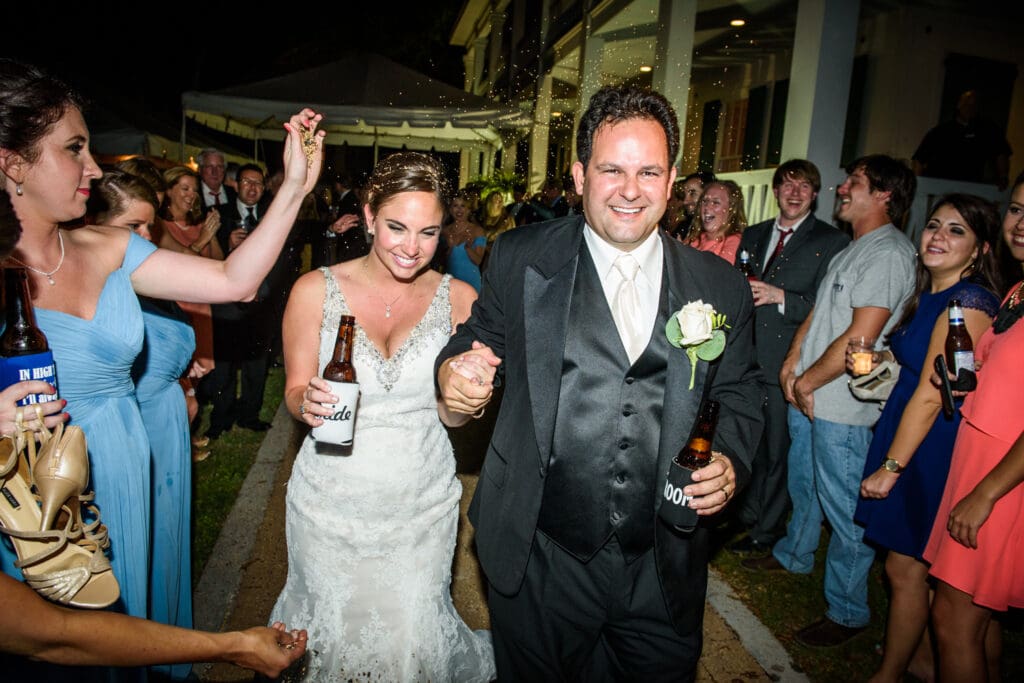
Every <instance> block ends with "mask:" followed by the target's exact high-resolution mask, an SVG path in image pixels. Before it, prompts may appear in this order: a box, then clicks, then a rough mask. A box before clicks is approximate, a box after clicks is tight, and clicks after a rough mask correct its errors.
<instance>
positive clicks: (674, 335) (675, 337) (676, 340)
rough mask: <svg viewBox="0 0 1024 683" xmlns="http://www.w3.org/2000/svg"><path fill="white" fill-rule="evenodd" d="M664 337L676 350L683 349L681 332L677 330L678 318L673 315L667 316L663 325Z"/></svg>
mask: <svg viewBox="0 0 1024 683" xmlns="http://www.w3.org/2000/svg"><path fill="white" fill-rule="evenodd" d="M665 336H666V337H667V338H668V343H669V344H671V345H672V346H674V347H676V348H677V349H681V348H683V331H682V330H680V329H679V318H677V317H676V316H674V315H672V316H669V319H668V323H666V325H665Z"/></svg>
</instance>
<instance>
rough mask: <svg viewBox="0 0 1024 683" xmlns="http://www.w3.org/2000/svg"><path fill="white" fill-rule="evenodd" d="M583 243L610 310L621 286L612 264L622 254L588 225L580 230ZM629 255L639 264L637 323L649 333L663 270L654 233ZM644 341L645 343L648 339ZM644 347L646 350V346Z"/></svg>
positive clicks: (635, 281) (656, 234)
mask: <svg viewBox="0 0 1024 683" xmlns="http://www.w3.org/2000/svg"><path fill="white" fill-rule="evenodd" d="M583 239H585V240H586V242H587V248H588V249H589V250H590V256H591V258H593V260H594V266H595V267H596V268H597V275H598V277H599V278H600V279H601V287H602V289H604V297H605V300H606V301H607V302H608V308H609V310H610V309H611V307H612V300H613V298H614V297H615V292H616V291H618V288H619V284H620V283H621V282H622V275H621V274H619V271H618V269H617V268H615V266H614V265H613V264H614V263H615V259H616V258H617V257H618V256H619V255H620V254H623V253H625V252H623V251H621V250H619V249H616V248H615V247H613V246H612V245H610V244H608V243H607V242H605V241H604V240H603V239H601V238H600V237H599V236H598V235H597V233H596V232H594V229H593V228H591V227H590V226H589V225H587V226H586V227H585V228H584V230H583ZM629 253H631V254H632V255H633V258H635V259H636V260H637V263H639V264H640V270H639V271H638V272H637V274H636V279H635V280H634V284H635V285H636V288H637V293H638V294H639V297H640V305H641V310H640V314H639V319H640V321H641V324H642V326H643V327H642V329H649V330H651V331H652V332H653V330H654V321H655V319H656V318H657V317H658V301H659V299H661V275H662V271H663V270H664V266H665V263H664V260H665V259H664V248H663V247H662V244H661V238H660V237H659V236H658V231H657V230H655V231H654V232H652V233H651V234H650V236H649V237H648V238H647V239H646V240H644V242H643V243H642V244H641V245H640V246H639V247H637V248H636V249H634V250H633V251H631V252H629ZM647 339H648V341H649V340H650V336H648V337H647ZM623 345H625V342H623ZM644 346H645V347H646V344H645V345H644Z"/></svg>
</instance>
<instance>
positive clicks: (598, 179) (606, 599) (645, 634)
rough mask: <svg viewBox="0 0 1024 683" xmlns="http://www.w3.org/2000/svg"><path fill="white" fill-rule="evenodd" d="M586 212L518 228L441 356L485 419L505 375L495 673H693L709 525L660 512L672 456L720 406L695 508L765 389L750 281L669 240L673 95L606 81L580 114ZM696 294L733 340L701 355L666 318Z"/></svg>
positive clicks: (707, 501) (442, 384)
mask: <svg viewBox="0 0 1024 683" xmlns="http://www.w3.org/2000/svg"><path fill="white" fill-rule="evenodd" d="M577 149H578V152H579V161H578V162H577V163H575V164H574V165H573V178H574V179H575V183H576V190H577V192H579V193H580V194H581V195H582V197H583V207H584V211H585V218H584V217H583V216H570V217H566V218H561V219H555V220H552V221H547V222H544V223H539V224H536V225H531V226H524V227H520V228H516V229H515V230H511V231H509V232H507V233H505V234H504V235H502V236H501V237H500V238H499V239H498V240H497V241H496V243H495V245H494V247H493V251H492V252H491V256H490V260H489V263H488V267H487V270H486V271H485V273H484V284H483V289H482V293H481V297H480V299H479V300H478V301H477V302H476V303H475V304H474V305H473V313H472V316H471V317H470V319H469V320H468V321H467V322H466V324H464V325H461V326H460V327H459V328H458V330H457V332H456V334H455V335H454V336H453V337H452V339H451V341H450V343H449V344H448V346H447V347H446V348H445V349H444V350H443V351H442V352H441V354H440V355H439V357H438V383H439V388H440V390H441V393H442V396H443V399H444V400H445V401H446V403H447V404H448V406H449V407H451V408H452V409H455V410H459V411H462V412H469V413H476V412H478V411H479V410H480V409H481V408H482V407H484V406H485V405H486V403H487V401H488V400H489V399H490V396H491V391H492V389H493V385H492V378H493V377H494V373H495V369H496V368H500V369H499V374H500V375H501V376H503V381H504V396H503V398H502V402H501V412H500V415H499V417H498V420H497V424H496V426H495V429H494V435H493V437H492V439H491V443H490V447H489V449H488V451H487V456H486V459H485V461H484V465H483V470H482V472H481V475H480V481H479V483H478V485H477V489H476V495H475V497H474V499H473V503H472V507H471V508H470V519H471V520H472V522H473V524H474V526H475V528H476V543H477V551H478V554H479V558H480V562H481V565H482V566H483V569H484V572H485V573H486V575H487V579H488V582H489V604H490V609H491V624H492V628H493V635H494V644H495V651H496V656H497V664H498V676H499V678H500V679H501V680H507V681H550V680H578V681H611V680H615V681H621V680H643V681H669V680H672V681H688V680H693V678H694V675H695V669H696V665H697V660H698V658H699V657H700V650H701V621H702V616H703V608H704V597H705V589H706V585H707V554H708V531H707V530H706V529H704V528H702V526H700V525H699V526H698V528H697V530H696V531H695V532H693V533H691V534H688V535H684V534H681V533H678V532H675V531H674V530H672V529H671V528H669V527H668V526H666V525H665V524H664V523H662V522H661V521H659V519H658V517H657V508H658V506H659V505H660V500H661V489H662V487H663V486H664V483H665V477H666V473H667V471H668V469H669V463H670V461H671V459H672V457H673V456H674V455H675V454H676V453H677V452H678V450H679V448H680V446H682V445H683V443H684V442H685V441H686V439H687V437H688V435H689V432H690V428H691V427H692V425H693V423H694V420H695V418H696V415H697V408H698V406H699V404H700V401H701V399H702V397H705V396H710V397H713V398H715V399H717V400H718V401H720V402H721V415H720V418H719V422H718V431H717V435H716V438H715V441H714V444H713V447H714V450H715V451H717V452H718V454H717V456H716V458H715V459H714V460H713V461H712V463H711V464H710V465H708V466H706V467H704V468H703V469H701V470H699V471H698V472H697V473H696V474H695V477H694V478H695V479H696V480H698V481H697V483H694V484H692V485H690V486H688V487H687V490H686V493H687V494H689V495H693V496H695V498H694V500H693V501H692V503H691V507H693V508H695V509H697V510H698V512H699V514H701V515H710V514H713V513H716V512H718V511H720V510H721V509H722V508H723V507H724V506H725V505H726V503H728V501H729V500H730V498H731V497H732V496H733V494H735V492H736V488H737V486H739V485H742V483H744V482H745V481H746V479H747V477H748V472H749V464H750V460H751V457H752V455H753V452H754V449H755V447H756V446H757V442H758V438H759V437H760V433H761V400H762V391H763V388H762V384H761V379H760V373H759V371H758V370H757V368H756V361H755V360H754V354H753V343H752V333H751V313H752V311H753V301H752V299H751V295H750V287H749V286H748V285H747V283H746V280H745V279H744V278H743V277H742V276H741V275H740V274H739V271H737V270H736V269H735V268H732V267H731V266H730V265H729V264H728V263H726V262H725V261H723V260H722V259H720V258H719V257H717V256H715V255H713V254H706V253H702V252H698V251H696V250H694V249H692V248H690V247H687V246H684V245H682V244H680V243H678V242H676V241H675V240H673V239H671V238H669V237H667V236H665V235H663V234H662V233H661V232H660V231H658V230H657V225H658V220H659V219H660V218H661V216H662V214H663V213H664V211H665V205H666V202H667V200H668V197H669V193H670V191H671V187H672V182H673V181H674V180H675V177H676V171H675V169H674V168H673V166H672V161H673V160H674V159H675V157H676V153H677V151H678V149H679V126H678V123H677V120H676V115H675V112H674V111H673V109H672V107H671V105H669V103H668V101H667V100H665V98H664V97H662V96H661V95H659V94H657V93H653V92H651V91H648V90H641V89H638V88H633V87H606V88H603V89H601V90H600V91H599V92H598V93H597V94H595V95H594V97H593V99H591V101H590V105H589V107H588V109H587V111H586V113H585V114H584V115H583V118H582V119H581V121H580V127H579V133H578V137H577ZM697 300H702V301H704V302H705V303H710V304H711V305H713V306H714V309H715V311H716V312H717V313H720V314H724V315H725V316H726V325H728V326H729V327H728V328H726V335H725V338H726V346H725V351H724V353H722V355H721V356H719V357H718V358H717V359H716V360H714V361H711V362H708V361H703V360H699V361H697V364H696V368H695V378H694V383H693V385H692V388H690V382H691V371H692V369H691V366H690V361H689V360H688V357H687V353H686V351H685V350H683V349H680V348H676V347H674V346H671V345H670V344H669V342H668V340H667V338H666V334H665V325H666V323H667V322H668V320H669V318H670V316H671V315H672V314H673V313H674V312H676V311H679V310H680V309H681V308H682V307H683V306H685V305H686V304H687V303H690V302H695V301H697Z"/></svg>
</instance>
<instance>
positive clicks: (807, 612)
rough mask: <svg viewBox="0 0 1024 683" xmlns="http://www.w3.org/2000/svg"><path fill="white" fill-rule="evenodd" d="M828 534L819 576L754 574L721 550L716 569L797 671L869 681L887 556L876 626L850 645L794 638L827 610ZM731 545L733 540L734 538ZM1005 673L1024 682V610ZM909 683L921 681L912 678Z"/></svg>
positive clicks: (880, 639)
mask: <svg viewBox="0 0 1024 683" xmlns="http://www.w3.org/2000/svg"><path fill="white" fill-rule="evenodd" d="M828 538H829V536H828V532H827V531H824V532H823V533H822V538H821V545H820V546H819V548H818V552H817V555H816V558H815V566H814V571H813V572H811V573H810V574H807V575H798V574H789V573H786V572H771V573H766V572H752V571H749V570H747V569H744V568H743V567H742V566H740V563H739V560H740V558H739V557H738V556H736V555H734V554H733V553H730V552H726V551H725V550H718V551H717V552H716V553H715V555H714V557H713V558H712V562H711V564H712V566H713V567H714V568H715V569H716V570H717V571H718V572H719V573H720V574H721V576H722V578H723V579H724V580H725V581H726V582H727V583H728V584H729V585H730V586H732V588H733V590H734V591H735V592H736V595H737V597H739V598H740V599H741V600H742V601H743V603H744V604H745V605H746V606H747V607H748V608H749V609H750V610H751V611H752V612H753V613H754V614H755V615H756V616H757V618H758V619H760V620H761V622H762V623H763V624H764V625H765V626H766V627H768V629H769V630H770V631H771V632H772V633H773V634H774V635H775V637H776V638H777V639H778V640H779V642H780V643H782V646H783V647H784V648H785V649H786V652H788V653H789V654H790V656H791V657H792V659H793V663H794V665H795V666H796V668H798V669H800V670H801V671H803V672H804V673H805V674H807V677H808V678H810V679H811V680H812V681H817V682H821V683H825V682H826V681H829V682H831V681H851V682H852V681H866V680H867V679H868V678H869V677H870V676H871V674H872V673H874V671H875V669H876V668H877V666H878V664H879V662H881V655H880V653H879V651H878V650H877V649H876V648H880V647H881V645H882V644H883V643H884V641H885V619H886V616H887V614H888V610H889V598H888V593H887V591H888V587H887V583H886V578H885V571H884V568H883V559H884V558H882V557H881V556H880V557H879V558H878V559H876V560H875V562H874V564H873V565H872V567H871V574H870V576H869V578H868V604H869V605H870V607H871V623H870V625H869V626H868V628H867V629H866V630H865V631H864V632H863V633H860V634H859V635H857V636H856V637H855V638H853V639H852V640H850V641H849V642H847V643H846V644H844V645H841V646H839V647H835V648H829V649H814V648H809V647H806V646H804V645H801V644H800V643H798V642H797V641H796V640H795V639H794V637H793V635H794V633H796V631H798V630H799V629H801V628H803V627H804V626H806V625H808V624H810V623H811V622H813V621H815V620H817V619H818V618H819V617H821V616H822V615H823V614H825V610H826V609H827V606H826V604H825V597H824V589H823V587H824V583H825V581H824V574H825V550H826V547H827V545H828ZM730 540H731V539H730ZM1003 636H1004V643H1003V658H1002V665H1001V667H1002V674H1003V680H1004V681H1022V680H1024V619H1022V615H1021V613H1020V611H1011V612H1010V613H1009V615H1008V616H1007V618H1006V620H1005V626H1004V630H1003ZM908 680H916V679H914V678H909V679H908Z"/></svg>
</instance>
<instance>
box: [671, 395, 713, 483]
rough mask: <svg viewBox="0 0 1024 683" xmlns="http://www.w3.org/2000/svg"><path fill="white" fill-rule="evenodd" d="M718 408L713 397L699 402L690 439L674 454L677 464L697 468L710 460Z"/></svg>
mask: <svg viewBox="0 0 1024 683" xmlns="http://www.w3.org/2000/svg"><path fill="white" fill-rule="evenodd" d="M718 409H719V403H718V401H715V400H714V399H707V400H706V401H704V403H702V404H701V406H700V412H698V413H697V422H695V423H694V425H693V432H692V433H691V434H690V440H689V441H687V442H686V445H685V446H683V447H682V448H681V449H680V450H679V453H678V454H676V457H675V462H676V463H677V464H678V465H680V466H681V467H685V468H686V469H688V470H699V469H700V468H701V467H704V466H705V465H707V464H708V463H709V462H711V442H712V440H713V439H714V438H715V427H717V426H718Z"/></svg>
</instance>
